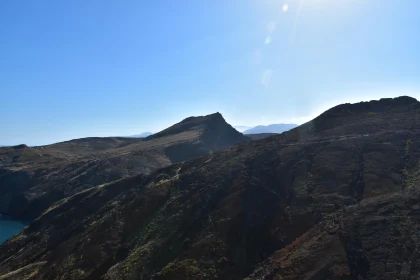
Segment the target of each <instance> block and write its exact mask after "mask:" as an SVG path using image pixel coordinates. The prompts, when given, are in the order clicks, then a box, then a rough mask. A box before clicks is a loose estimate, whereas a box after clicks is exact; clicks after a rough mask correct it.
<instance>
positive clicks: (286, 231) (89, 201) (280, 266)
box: [0, 97, 420, 280]
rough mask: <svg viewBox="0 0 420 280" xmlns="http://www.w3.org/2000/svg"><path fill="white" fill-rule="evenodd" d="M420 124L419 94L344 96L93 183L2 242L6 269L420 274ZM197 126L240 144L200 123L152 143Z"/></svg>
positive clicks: (30, 273) (148, 275) (68, 274)
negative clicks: (256, 134)
mask: <svg viewBox="0 0 420 280" xmlns="http://www.w3.org/2000/svg"><path fill="white" fill-rule="evenodd" d="M419 120H420V102H418V101H417V100H415V99H413V98H410V97H399V98H395V99H381V100H379V101H371V102H362V103H357V104H343V105H339V106H336V107H334V108H332V109H330V110H328V111H326V112H325V113H323V114H322V115H320V116H319V117H317V118H316V119H314V120H313V121H311V122H309V123H306V124H304V125H302V126H300V127H298V128H295V129H293V130H291V131H289V132H286V133H283V134H281V135H277V136H271V137H268V138H264V139H261V140H257V141H247V142H243V143H239V144H237V145H234V146H230V147H228V148H226V149H224V150H221V151H218V152H210V153H208V154H207V155H205V156H202V157H198V158H194V159H191V160H188V161H185V162H182V163H177V164H173V165H170V166H167V167H165V168H162V169H158V170H156V171H151V172H150V174H149V175H146V174H142V175H137V176H133V177H129V178H125V179H121V180H118V181H114V182H111V183H107V184H101V185H99V186H95V187H91V188H84V189H83V190H82V191H80V192H77V193H72V194H71V195H69V196H67V197H65V198H64V199H62V200H60V201H59V202H57V203H55V204H54V205H53V206H51V207H50V208H49V209H47V210H46V211H44V212H43V213H42V214H41V215H40V216H39V217H37V218H36V219H35V220H34V221H33V222H32V223H31V224H30V225H29V226H28V227H27V228H25V229H24V230H23V231H22V232H21V233H20V234H18V235H16V236H15V237H13V238H12V239H10V240H9V241H7V242H6V243H5V244H3V245H2V246H0V279H2V280H3V279H108V280H111V279H112V280H114V279H154V280H169V279H175V280H177V279H179V280H181V279H247V280H257V279H278V280H280V279H281V280H283V279H284V280H285V279H288V280H289V279H296V280H297V279H307V280H322V279H331V280H332V279H358V280H359V279H375V280H376V279H419V273H420V271H419V267H420V266H419V257H420V256H419V246H420V239H419V238H420V234H419V229H420V228H419V227H420V226H419V225H420V223H419V222H420V221H419V214H420V212H419V211H420V206H419V202H420V188H419V183H420V168H419V167H420V166H419V160H420V141H419V139H420V138H419V136H420V122H419ZM191 121H192V122H191ZM197 126H198V127H200V131H203V132H202V134H201V140H200V142H201V146H200V147H202V145H206V143H207V144H209V145H215V144H214V143H217V141H219V143H220V145H221V146H225V145H227V143H226V142H225V140H221V139H222V138H223V135H226V134H229V133H231V132H229V131H225V130H224V129H221V130H219V131H220V134H216V135H215V134H212V133H210V131H211V130H206V128H203V127H202V126H201V121H200V122H197V123H196V122H195V121H193V120H192V119H187V120H185V121H184V123H182V122H181V123H180V124H177V125H175V126H173V127H171V128H169V129H168V130H166V131H163V132H161V133H158V134H154V135H153V136H151V137H148V138H146V139H145V140H146V141H155V140H157V139H163V138H164V137H167V136H168V135H174V134H176V135H177V134H178V133H181V134H182V133H184V132H183V131H185V130H187V131H190V130H191V127H197ZM206 127H216V128H217V127H218V126H217V125H215V126H213V124H211V125H209V126H206ZM192 130H193V131H194V129H192ZM206 131H207V132H206ZM232 133H233V132H232ZM238 137H239V136H238ZM240 140H241V139H240V138H239V139H238V142H240ZM113 141H117V140H113ZM132 141H133V140H132ZM136 141H139V140H136ZM131 145H132V144H131ZM75 147H77V145H75ZM211 147H214V146H211ZM15 149H16V147H15ZM21 149H26V147H21ZM197 150H198V151H200V152H197V153H190V150H189V149H188V148H187V147H184V146H183V144H180V145H179V147H178V148H177V149H174V150H171V148H169V149H164V151H165V156H166V158H167V159H169V160H168V165H169V161H172V160H174V161H177V159H178V158H177V156H179V154H178V155H174V154H172V153H175V152H176V151H179V152H180V153H181V154H182V153H185V152H187V154H188V156H190V155H192V154H193V155H199V154H200V153H201V151H202V152H204V150H203V149H200V148H199V147H198V149H197ZM83 153H84V152H83ZM170 159H172V160H170ZM22 166H24V162H23V163H22ZM15 168H17V167H15ZM20 168H23V167H20ZM15 172H19V169H16V171H15ZM145 173H147V172H145ZM3 176H4V175H3ZM3 176H2V177H3ZM2 177H0V178H2ZM22 180H24V179H22ZM0 186H1V185H0ZM3 186H4V185H3ZM3 188H4V187H3ZM0 189H1V188H0ZM76 189H77V188H76Z"/></svg>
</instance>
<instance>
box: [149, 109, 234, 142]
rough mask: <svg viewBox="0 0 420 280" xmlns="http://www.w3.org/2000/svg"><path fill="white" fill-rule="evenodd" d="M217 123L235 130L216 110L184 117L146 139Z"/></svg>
mask: <svg viewBox="0 0 420 280" xmlns="http://www.w3.org/2000/svg"><path fill="white" fill-rule="evenodd" d="M215 125H216V126H220V127H230V128H231V129H232V130H234V128H232V127H231V126H230V125H229V124H228V123H227V122H226V120H225V119H224V118H223V116H222V114H221V113H219V112H216V113H213V114H209V115H205V116H193V117H188V118H186V119H183V120H182V121H181V122H179V123H176V124H174V125H172V126H170V127H168V128H166V129H164V130H162V131H160V132H158V133H155V134H153V135H151V136H148V137H147V138H146V139H155V138H159V137H162V136H168V135H174V134H178V133H181V132H184V131H190V130H196V129H198V128H204V127H208V126H212V127H214V126H215ZM235 131H236V130H235ZM238 133H239V132H238Z"/></svg>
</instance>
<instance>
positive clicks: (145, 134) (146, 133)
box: [128, 132, 153, 138]
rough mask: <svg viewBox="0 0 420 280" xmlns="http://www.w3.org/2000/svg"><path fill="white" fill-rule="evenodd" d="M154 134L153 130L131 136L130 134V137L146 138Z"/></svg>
mask: <svg viewBox="0 0 420 280" xmlns="http://www.w3.org/2000/svg"><path fill="white" fill-rule="evenodd" d="M152 134H153V133H151V132H143V133H140V134H136V135H131V136H128V137H129V138H146V137H147V136H150V135H152Z"/></svg>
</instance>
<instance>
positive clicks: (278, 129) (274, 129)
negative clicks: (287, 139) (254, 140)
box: [234, 123, 297, 134]
mask: <svg viewBox="0 0 420 280" xmlns="http://www.w3.org/2000/svg"><path fill="white" fill-rule="evenodd" d="M295 127H297V125H296V124H284V123H280V124H270V125H258V126H256V127H248V126H243V125H237V126H234V128H235V129H236V130H238V131H239V132H242V133H243V134H259V133H283V132H285V131H288V130H290V129H293V128H295Z"/></svg>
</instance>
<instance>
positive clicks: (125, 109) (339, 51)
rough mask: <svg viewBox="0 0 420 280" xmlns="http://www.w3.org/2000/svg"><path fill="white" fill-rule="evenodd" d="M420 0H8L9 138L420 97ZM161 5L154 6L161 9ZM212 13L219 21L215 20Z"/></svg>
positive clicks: (256, 118) (284, 114)
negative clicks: (210, 115) (199, 117)
mask: <svg viewBox="0 0 420 280" xmlns="http://www.w3.org/2000/svg"><path fill="white" fill-rule="evenodd" d="M419 10H420V2H418V1H415V0H406V1H403V2H395V1H391V0H371V1H362V0H342V1H333V0H289V1H286V0H281V1H279V0H249V1H239V0H235V1H229V2H226V1H223V2H222V1H200V2H183V3H182V4H181V3H175V2H173V1H169V0H168V1H161V2H159V3H157V2H148V3H146V2H140V1H135V0H127V1H125V2H124V3H123V4H122V3H117V2H115V1H99V0H92V1H89V2H87V1H83V0H74V1H71V2H64V1H59V2H58V1H51V0H49V1H42V2H41V1H36V2H35V1H26V2H25V4H24V5H23V4H22V2H18V1H12V0H5V1H1V2H0V33H1V34H2V35H1V39H0V61H1V63H0V98H1V99H0V100H1V103H0V119H2V120H3V122H2V125H1V126H2V129H1V131H0V145H15V144H22V143H25V144H28V145H45V144H51V143H55V142H60V141H65V140H70V139H75V138H82V137H90V136H98V137H99V136H112V135H123V136H125V135H134V134H140V133H142V132H145V131H152V132H157V131H160V130H162V129H164V128H166V127H168V126H170V125H172V124H174V123H176V122H179V121H181V120H182V119H184V118H186V117H189V116H200V115H208V114H211V113H215V112H220V113H221V114H222V115H223V116H224V117H225V119H226V121H227V122H228V123H230V124H231V125H233V126H235V125H245V126H250V127H253V126H256V125H268V124H274V123H296V124H302V123H304V122H306V121H309V120H310V119H312V118H314V117H316V116H317V115H319V114H320V113H322V112H323V111H325V110H327V109H329V108H330V107H333V106H335V105H338V104H341V103H355V102H360V101H369V100H373V99H380V98H386V97H397V96H401V95H408V96H412V97H414V98H417V99H420V81H419V80H418V77H420V67H418V65H417V64H418V61H420V53H419V51H418V50H419V49H420V38H419V36H418V26H420V18H419V17H418V11H419ZM156 14H159V15H160V17H159V18H156V17H155V15H156ZM214 19H217V20H216V21H215V20H214Z"/></svg>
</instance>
